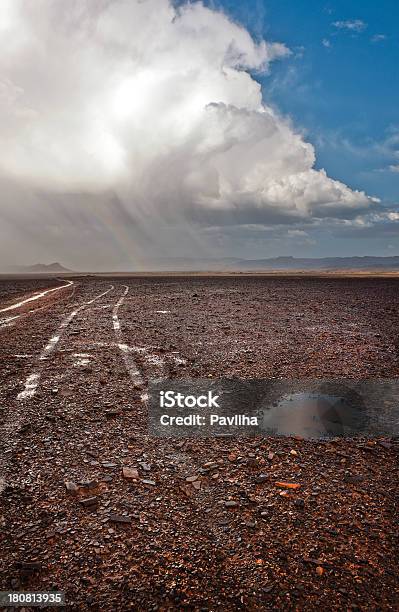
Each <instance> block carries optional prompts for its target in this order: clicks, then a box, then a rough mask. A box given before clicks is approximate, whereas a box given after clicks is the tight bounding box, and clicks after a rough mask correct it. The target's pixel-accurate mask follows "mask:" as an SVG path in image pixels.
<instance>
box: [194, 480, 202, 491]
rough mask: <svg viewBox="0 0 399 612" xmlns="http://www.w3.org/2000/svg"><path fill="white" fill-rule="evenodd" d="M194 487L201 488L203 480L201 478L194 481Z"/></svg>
mask: <svg viewBox="0 0 399 612" xmlns="http://www.w3.org/2000/svg"><path fill="white" fill-rule="evenodd" d="M192 485H193V487H194V489H196V490H197V491H199V490H200V488H201V481H200V480H196V481H195V482H193V483H192Z"/></svg>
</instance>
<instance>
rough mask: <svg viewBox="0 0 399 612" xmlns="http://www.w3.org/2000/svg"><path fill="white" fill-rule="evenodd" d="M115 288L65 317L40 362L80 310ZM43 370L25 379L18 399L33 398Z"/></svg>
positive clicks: (40, 369) (45, 358)
mask: <svg viewBox="0 0 399 612" xmlns="http://www.w3.org/2000/svg"><path fill="white" fill-rule="evenodd" d="M113 288H114V285H111V287H110V288H109V289H107V291H104V292H103V293H100V295H97V296H96V297H95V298H93V299H91V300H89V301H88V302H84V304H82V306H79V308H76V309H75V310H73V311H72V312H71V313H70V314H69V315H68V316H67V317H65V319H63V321H62V322H61V324H60V326H59V328H58V330H57V334H56V335H54V336H52V337H51V338H50V340H49V341H48V343H47V344H46V346H45V347H44V348H43V350H42V352H41V354H40V356H39V361H40V362H44V361H46V360H47V359H48V358H49V357H50V355H51V354H52V353H53V352H54V351H55V349H56V347H57V344H58V343H59V341H60V339H61V338H62V336H63V335H64V333H65V330H66V328H67V327H68V325H69V324H70V323H71V321H73V319H74V318H75V317H76V315H77V314H78V313H79V312H80V311H82V310H83V309H84V308H86V307H87V306H90V304H93V303H94V302H96V301H97V300H99V299H100V298H101V297H103V296H104V295H107V293H109V292H110V291H112V290H113ZM42 370H43V365H42V366H39V368H38V369H37V371H35V372H32V374H30V375H29V376H28V378H27V379H26V381H25V385H24V389H23V391H21V392H20V393H18V396H17V399H18V400H20V401H21V400H27V399H31V398H32V397H33V396H34V395H35V393H36V391H37V388H38V386H39V383H40V378H41V372H42Z"/></svg>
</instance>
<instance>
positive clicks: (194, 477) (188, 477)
mask: <svg viewBox="0 0 399 612" xmlns="http://www.w3.org/2000/svg"><path fill="white" fill-rule="evenodd" d="M195 480H198V476H197V475H196V474H194V476H187V478H186V481H187V482H194V481H195Z"/></svg>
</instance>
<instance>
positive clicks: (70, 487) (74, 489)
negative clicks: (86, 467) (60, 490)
mask: <svg viewBox="0 0 399 612" xmlns="http://www.w3.org/2000/svg"><path fill="white" fill-rule="evenodd" d="M64 484H65V488H66V490H67V491H68V493H69V494H70V495H77V494H78V491H79V487H78V485H76V484H75V483H74V482H70V481H67V482H65V483H64Z"/></svg>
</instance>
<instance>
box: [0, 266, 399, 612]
mask: <svg viewBox="0 0 399 612" xmlns="http://www.w3.org/2000/svg"><path fill="white" fill-rule="evenodd" d="M74 281H75V282H74V285H73V286H71V287H70V288H65V289H62V290H60V291H57V292H53V293H50V294H48V295H47V296H45V297H44V298H43V299H41V300H40V301H38V303H35V306H34V307H32V305H30V308H29V309H33V312H29V311H28V310H29V309H28V308H27V307H22V309H21V316H20V317H19V318H17V319H15V320H13V321H9V322H6V323H3V324H2V323H1V322H0V342H1V349H0V350H1V364H0V367H1V389H0V429H1V430H2V438H1V441H0V445H1V446H2V448H1V449H0V450H1V457H0V489H3V490H2V493H1V494H0V528H1V532H0V534H1V535H0V576H1V579H0V587H1V588H3V589H6V588H14V589H25V590H27V589H28V588H29V589H31V590H46V589H50V588H51V587H57V588H59V589H60V590H65V591H66V595H67V601H68V602H69V605H70V606H71V608H72V609H79V610H83V609H97V608H98V609H101V610H126V609H133V610H151V609H167V608H168V607H169V608H170V609H181V608H185V609H204V610H205V609H207V610H208V609H209V610H216V609H218V610H236V609H247V610H252V609H253V610H256V609H260V610H262V609H284V610H286V609H300V610H313V609H314V610H316V609H319V608H322V609H325V610H330V609H331V610H332V609H334V610H335V609H336V610H342V609H370V610H375V609H384V610H394V609H397V608H398V605H399V589H398V550H399V548H398V534H397V518H398V517H397V500H398V484H397V483H398V469H397V454H398V445H397V442H396V441H395V440H384V441H381V440H379V441H366V440H360V441H356V442H349V441H335V442H334V441H332V442H320V443H315V442H309V441H304V440H296V439H292V438H285V439H278V438H267V439H256V440H249V441H245V442H244V441H243V440H229V441H227V440H214V439H212V440H205V441H198V440H189V441H186V442H184V441H178V440H166V441H165V440H154V439H151V438H149V436H148V435H147V418H146V407H145V404H144V403H143V402H142V401H141V400H140V397H141V395H142V393H143V392H145V386H146V382H147V380H148V379H149V378H151V377H159V376H166V377H172V378H173V377H209V376H212V377H219V376H222V375H224V376H233V375H236V376H240V377H270V376H273V377H286V378H290V377H291V378H300V377H312V378H315V377H328V376H347V377H355V378H356V377H387V378H388V377H396V376H398V375H399V351H398V348H399V325H398V324H399V291H398V283H399V281H398V280H394V279H325V278H324V279H317V278H311V279H306V278H303V279H292V278H283V279H278V278H266V279H262V278H259V277H254V278H226V279H223V278H220V277H214V278H206V277H197V278H192V279H190V278H187V277H186V278H178V277H172V278H171V277H168V278H167V277H165V278H156V277H149V278H127V279H123V278H121V277H118V278H115V279H112V278H111V279H108V278H107V279H105V278H104V279H100V278H92V279H83V278H80V279H79V278H78V279H74ZM19 282H20V285H19V287H18V291H16V290H15V281H1V283H0V309H1V308H2V307H3V306H4V307H6V306H7V307H8V306H9V305H10V304H12V303H13V301H19V298H20V296H22V298H23V299H24V298H25V297H29V295H31V293H32V290H33V289H34V290H37V291H38V290H39V289H40V290H42V289H43V287H45V284H43V282H42V280H41V281H40V284H38V285H37V286H35V287H32V285H29V284H28V282H27V281H19ZM24 282H25V283H27V284H26V285H24V284H23V283H24ZM29 282H30V283H31V282H32V281H29ZM13 283H14V284H13ZM54 286H55V284H54V281H49V282H48V284H47V287H48V288H50V287H54ZM32 376H35V377H36V378H31V379H30V380H31V383H28V384H31V386H30V387H29V386H27V381H29V377H32ZM32 381H33V382H32ZM24 392H26V393H25V395H22V396H21V394H23V393H24ZM18 396H19V399H18ZM293 451H294V452H293ZM123 466H125V467H131V468H134V469H137V470H138V478H137V479H134V480H132V479H127V478H124V477H123V475H122V467H123ZM261 475H264V476H262V477H261ZM194 476H197V479H196V480H195V481H193V482H191V481H187V480H186V478H187V477H188V478H190V477H194ZM191 480H192V479H191ZM277 481H293V482H297V483H300V484H301V488H300V489H298V490H297V491H290V490H288V491H287V490H282V489H279V488H278V487H276V485H275V483H276V482H277ZM66 482H68V483H73V484H74V485H76V488H75V487H72V486H69V488H70V489H71V490H70V491H68V490H67V488H66V486H65V483H66ZM90 498H96V499H95V500H93V502H90V503H88V502H87V501H86V502H85V501H84V500H87V499H90ZM82 501H83V503H82ZM229 502H230V503H229ZM233 502H234V503H233ZM121 516H124V517H125V518H124V519H121V518H120V517H121ZM121 520H123V521H125V522H120V521H121ZM29 563H33V564H34V565H31V566H29ZM24 564H25V565H24ZM26 564H28V565H26ZM35 564H37V565H35Z"/></svg>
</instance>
